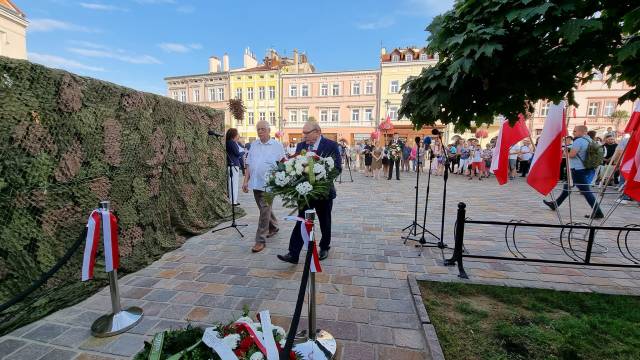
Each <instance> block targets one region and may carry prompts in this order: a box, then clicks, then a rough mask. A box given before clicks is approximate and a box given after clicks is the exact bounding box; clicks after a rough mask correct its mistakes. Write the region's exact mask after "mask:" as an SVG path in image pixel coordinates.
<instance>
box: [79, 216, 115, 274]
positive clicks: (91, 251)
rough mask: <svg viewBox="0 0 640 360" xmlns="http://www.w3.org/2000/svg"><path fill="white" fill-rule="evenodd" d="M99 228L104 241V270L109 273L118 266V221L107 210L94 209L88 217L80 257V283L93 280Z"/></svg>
mask: <svg viewBox="0 0 640 360" xmlns="http://www.w3.org/2000/svg"><path fill="white" fill-rule="evenodd" d="M100 228H102V237H103V240H104V258H105V270H106V272H111V271H113V270H114V269H117V268H118V267H119V266H120V253H119V250H118V220H117V219H116V216H115V215H114V214H113V213H112V212H111V211H109V210H106V209H96V210H93V211H92V212H91V215H89V220H88V221H87V238H86V244H85V247H84V255H83V257H82V281H87V280H89V279H92V278H93V268H94V266H95V263H96V252H97V251H98V243H99V241H100Z"/></svg>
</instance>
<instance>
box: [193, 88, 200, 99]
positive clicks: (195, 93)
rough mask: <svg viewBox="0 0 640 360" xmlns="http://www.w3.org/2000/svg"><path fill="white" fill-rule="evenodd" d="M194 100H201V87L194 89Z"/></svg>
mask: <svg viewBox="0 0 640 360" xmlns="http://www.w3.org/2000/svg"><path fill="white" fill-rule="evenodd" d="M193 101H194V102H200V90H199V89H194V90H193Z"/></svg>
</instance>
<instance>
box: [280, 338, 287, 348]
mask: <svg viewBox="0 0 640 360" xmlns="http://www.w3.org/2000/svg"><path fill="white" fill-rule="evenodd" d="M286 343H287V339H284V338H283V339H281V340H280V346H281V347H284V345H285V344H286Z"/></svg>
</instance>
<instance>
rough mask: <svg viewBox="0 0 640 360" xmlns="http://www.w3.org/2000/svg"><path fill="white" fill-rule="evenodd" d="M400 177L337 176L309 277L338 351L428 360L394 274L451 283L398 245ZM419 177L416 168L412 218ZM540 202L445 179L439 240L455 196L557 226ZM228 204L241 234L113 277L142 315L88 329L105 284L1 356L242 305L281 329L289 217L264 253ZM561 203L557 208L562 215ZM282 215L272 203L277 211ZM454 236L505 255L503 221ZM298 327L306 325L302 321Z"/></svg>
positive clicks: (503, 265) (287, 288)
mask: <svg viewBox="0 0 640 360" xmlns="http://www.w3.org/2000/svg"><path fill="white" fill-rule="evenodd" d="M401 176H402V180H401V181H396V180H391V181H388V180H386V179H385V180H377V181H375V180H372V179H370V178H366V177H364V176H362V175H361V174H360V173H357V172H354V173H353V177H354V180H355V182H353V183H350V182H345V183H342V184H337V188H338V198H337V200H336V202H335V203H334V212H333V240H332V249H331V254H330V257H329V259H327V260H326V261H324V262H323V270H324V272H323V273H322V274H318V276H317V280H318V289H319V294H318V304H319V305H318V309H317V313H318V318H319V321H318V324H319V326H320V327H322V328H325V329H327V330H329V331H330V332H331V333H333V334H334V335H335V336H336V337H337V338H338V340H339V351H338V358H341V359H348V360H351V359H380V360H382V359H429V358H430V356H429V354H428V353H427V350H426V347H425V340H424V338H423V335H422V328H421V323H420V320H419V319H420V317H419V315H418V314H417V312H416V310H415V308H414V307H413V304H412V302H411V298H412V295H411V293H410V291H409V287H408V285H407V281H406V277H407V275H408V274H415V275H416V276H418V277H422V278H429V279H438V280H443V281H451V280H457V277H456V275H457V269H456V268H454V267H451V268H449V267H444V266H443V265H442V262H443V257H449V256H450V255H451V250H450V249H445V250H444V251H441V250H439V249H433V248H428V249H425V250H424V252H423V253H422V256H420V254H419V251H418V249H416V248H414V247H413V244H406V245H405V244H403V241H402V240H401V238H400V235H401V233H400V230H401V229H402V228H404V227H405V226H407V225H409V224H411V222H412V220H413V210H414V207H413V204H414V186H415V174H407V173H402V174H401ZM347 178H348V176H347ZM343 179H345V176H343ZM426 185H427V181H426V176H424V175H423V176H421V184H420V191H421V193H420V200H421V204H420V206H419V211H420V215H419V220H421V219H422V209H423V201H424V194H425V193H424V191H425V190H426ZM430 190H431V191H430V202H429V209H428V217H427V228H428V229H429V230H430V231H432V232H434V233H436V234H439V232H440V225H439V224H440V222H439V221H440V209H441V202H442V198H441V194H442V178H441V177H435V176H433V177H432V182H431V187H430ZM540 200H541V198H540V196H538V195H537V194H536V193H534V191H533V190H531V189H530V188H529V187H528V186H527V185H526V184H525V183H524V181H522V179H517V180H516V181H515V182H513V183H510V184H508V185H505V186H502V187H499V186H498V185H497V183H496V181H495V179H488V180H484V181H482V182H480V181H478V180H474V181H468V180H466V178H463V177H460V176H451V177H450V181H449V186H448V199H447V207H446V211H447V217H446V225H445V242H446V243H447V244H449V246H450V247H453V224H454V222H455V216H456V207H457V204H458V202H460V201H464V202H466V203H467V206H468V207H467V210H468V211H467V216H468V217H471V218H473V219H476V220H503V221H509V220H511V219H525V220H527V221H530V222H541V223H557V222H558V219H557V217H556V215H555V213H553V212H551V211H549V210H548V209H547V208H545V207H544V205H542V203H541V201H540ZM607 201H608V202H611V199H608V200H607ZM572 202H573V205H574V210H573V212H574V214H576V215H575V217H576V218H577V217H578V216H582V215H583V214H585V213H586V212H587V207H586V202H585V201H584V199H583V198H582V197H581V196H579V195H577V196H575V197H573V201H572ZM240 203H241V204H242V207H243V208H244V209H245V210H246V211H247V216H246V217H244V218H242V219H240V220H239V223H242V224H249V226H248V227H247V228H243V229H242V231H243V233H244V234H245V237H244V238H240V236H239V235H238V234H237V233H236V232H235V231H234V230H232V229H229V230H225V231H221V232H217V233H215V234H211V233H206V234H203V235H201V236H196V237H193V238H191V239H190V240H189V241H187V242H186V243H185V244H184V246H183V247H181V248H180V249H177V250H175V251H172V252H170V253H167V254H165V255H164V256H163V257H162V259H160V260H158V261H156V262H155V263H153V264H151V265H150V266H149V267H147V268H145V269H143V270H140V271H138V272H137V273H134V274H129V275H127V276H125V277H123V278H122V279H121V283H120V284H121V285H120V288H121V293H122V296H123V300H122V302H123V305H125V306H126V305H138V306H142V307H143V309H144V310H145V317H144V320H143V321H142V322H141V323H140V324H139V325H137V326H136V327H135V328H134V329H132V330H131V331H129V332H128V333H126V334H122V335H120V336H116V337H112V338H106V339H97V338H93V337H91V335H90V334H89V327H90V325H91V322H92V321H93V319H95V318H97V317H98V316H99V315H100V314H101V313H103V312H107V311H109V309H110V305H109V297H108V296H109V294H108V289H105V290H102V291H101V292H99V293H98V294H96V295H94V296H92V297H90V298H88V299H86V300H85V301H83V302H81V303H80V304H78V305H76V306H73V307H71V308H68V309H63V310H61V311H58V312H57V313H54V314H52V315H50V316H48V317H47V318H45V319H42V320H40V321H38V322H37V323H35V324H31V325H29V326H28V327H27V330H28V331H25V328H23V329H19V330H17V331H15V332H14V333H12V334H9V335H7V336H5V337H3V338H0V351H2V354H0V355H2V356H6V357H7V358H8V359H26V358H28V359H39V358H65V359H66V358H74V357H75V358H77V359H121V358H129V357H131V356H132V355H133V354H135V353H136V352H137V351H139V350H140V349H141V348H142V344H143V341H144V340H149V339H150V338H151V335H152V334H154V333H155V332H158V331H161V330H163V329H168V328H176V327H180V326H183V325H185V324H186V323H187V322H188V321H191V322H194V323H196V324H210V323H211V322H214V321H228V320H230V319H232V318H234V317H236V316H238V315H239V314H240V313H241V309H242V308H243V306H245V305H247V306H249V307H250V308H251V310H253V311H256V310H262V309H268V310H270V311H271V313H272V314H273V320H274V322H275V323H276V324H278V325H281V326H285V327H288V325H289V321H290V319H291V315H292V312H293V307H294V301H295V298H296V291H297V289H298V286H299V281H300V276H301V270H302V265H297V266H293V265H289V264H285V263H282V262H280V261H278V260H277V259H276V254H282V253H285V252H286V248H287V245H288V240H289V234H290V231H291V228H292V227H293V223H289V222H282V223H281V231H280V233H279V234H278V235H277V236H276V237H275V238H273V239H270V240H269V241H268V243H267V248H266V249H265V251H263V252H261V253H259V254H252V253H251V252H250V248H251V246H252V245H253V238H254V235H255V229H256V219H257V209H256V206H255V203H254V201H253V197H252V196H251V195H250V194H241V196H240ZM566 207H567V205H564V206H563V209H562V216H563V218H564V219H565V221H566V219H567V218H568V210H567V208H566ZM605 208H606V206H605ZM288 212H289V211H288V210H287V209H283V208H282V207H280V206H276V214H277V216H278V217H279V218H281V217H284V216H285V215H287V214H288ZM639 219H640V209H639V208H638V207H637V206H625V207H622V208H619V209H618V210H617V211H616V213H615V216H614V217H613V218H612V219H611V220H610V222H609V224H611V225H625V224H630V223H634V222H638V221H639ZM465 233H466V235H465V239H467V241H466V243H465V244H466V247H467V250H469V251H470V252H474V253H479V252H484V253H487V254H493V255H498V254H508V251H507V249H506V246H505V242H504V229H503V228H494V227H487V226H484V227H480V226H471V225H469V227H468V228H467V229H466V230H465ZM554 236H555V237H557V234H554V233H552V232H548V231H543V232H536V231H534V230H531V229H527V230H524V229H523V230H518V239H519V243H518V246H519V249H520V250H521V251H522V252H523V253H525V254H526V255H527V256H529V257H536V256H537V257H543V256H544V257H549V256H551V257H554V258H561V257H563V256H565V255H564V254H563V253H562V250H561V249H560V248H559V247H558V246H557V245H554V244H553V242H554V240H553V237H554ZM600 237H602V239H600ZM639 240H640V239H638V236H635V237H633V236H631V237H630V239H629V243H630V244H631V247H632V248H633V249H635V250H636V251H637V250H638V241H639ZM614 241H615V236H612V235H611V234H605V233H604V232H602V234H600V233H599V234H598V242H597V244H598V245H597V246H596V248H597V250H598V254H596V255H595V256H596V259H597V260H602V259H604V258H607V259H609V260H611V259H618V260H619V253H618V251H617V248H616V245H615V242H614ZM576 244H577V245H576V251H578V252H577V253H578V254H579V253H580V252H579V250H580V248H579V244H578V243H576ZM465 267H466V269H467V272H468V274H469V275H470V277H471V279H470V280H469V281H473V282H489V283H494V284H508V285H514V286H533V287H548V288H557V289H567V290H575V291H601V292H612V293H628V294H640V271H638V270H628V269H611V268H595V267H578V266H551V265H542V264H534V263H516V262H497V261H489V260H485V261H469V260H466V261H465ZM301 326H302V328H304V327H305V326H306V319H304V320H303V323H302V324H301Z"/></svg>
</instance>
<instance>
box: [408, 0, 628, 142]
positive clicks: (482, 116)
mask: <svg viewBox="0 0 640 360" xmlns="http://www.w3.org/2000/svg"><path fill="white" fill-rule="evenodd" d="M427 31H428V32H430V36H429V38H428V41H429V44H428V46H427V51H428V52H429V53H437V54H439V61H438V63H437V64H436V65H435V66H433V67H430V68H425V69H424V70H423V71H422V74H421V75H420V76H419V77H416V78H414V79H410V80H409V81H407V82H406V83H405V84H404V85H403V87H402V88H403V91H404V92H405V93H404V97H403V101H402V106H401V108H400V111H399V114H400V115H401V116H404V117H407V118H409V119H411V121H412V122H413V123H414V125H415V126H416V127H421V126H422V125H433V124H434V123H435V122H436V121H437V120H440V121H441V122H443V123H447V124H448V123H453V124H455V125H456V128H457V129H458V130H461V129H465V128H468V127H469V126H470V123H471V121H475V122H476V124H482V123H487V124H489V123H492V122H493V119H494V116H496V115H498V114H503V115H504V116H505V117H506V118H507V119H509V120H510V121H517V119H518V114H520V113H523V114H527V113H530V112H532V111H533V104H534V103H535V102H536V101H538V100H541V99H548V100H551V101H554V102H555V101H559V100H562V99H565V98H566V99H568V101H569V103H570V104H573V105H576V103H575V100H574V97H573V93H574V90H575V86H576V82H583V83H584V82H586V81H589V80H591V79H593V77H594V76H595V75H596V74H597V73H598V72H600V73H606V74H607V81H608V82H609V83H611V82H612V81H626V82H627V83H628V84H629V85H630V86H632V90H630V91H629V92H627V93H626V94H624V96H622V97H620V99H619V100H618V101H619V103H622V102H624V101H626V100H633V99H636V98H638V97H639V95H640V94H639V92H638V88H637V86H638V83H640V3H639V2H638V1H637V0H634V1H631V0H600V1H595V0H562V1H560V0H457V1H456V3H455V6H454V8H453V9H452V10H450V11H448V12H446V13H444V14H442V15H439V16H437V17H436V18H434V20H433V22H432V23H431V24H430V25H429V26H428V27H427Z"/></svg>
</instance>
